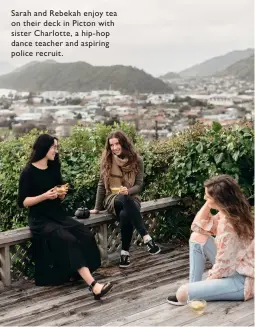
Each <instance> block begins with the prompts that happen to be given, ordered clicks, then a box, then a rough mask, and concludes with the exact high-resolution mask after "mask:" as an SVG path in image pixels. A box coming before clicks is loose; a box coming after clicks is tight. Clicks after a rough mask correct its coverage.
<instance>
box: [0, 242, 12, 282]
mask: <svg viewBox="0 0 255 327" xmlns="http://www.w3.org/2000/svg"><path fill="white" fill-rule="evenodd" d="M0 253H1V261H2V267H1V271H0V274H1V281H2V283H3V285H4V286H9V285H11V260H10V247H9V246H5V247H4V248H0Z"/></svg>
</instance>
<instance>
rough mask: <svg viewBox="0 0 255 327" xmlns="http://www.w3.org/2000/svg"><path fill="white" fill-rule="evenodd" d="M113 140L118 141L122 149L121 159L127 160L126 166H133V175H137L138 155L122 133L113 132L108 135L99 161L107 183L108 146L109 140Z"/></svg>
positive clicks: (110, 154)
mask: <svg viewBox="0 0 255 327" xmlns="http://www.w3.org/2000/svg"><path fill="white" fill-rule="evenodd" d="M113 138H116V139H118V141H119V144H120V145H121V147H122V153H121V155H122V156H123V158H127V159H128V162H127V165H131V166H133V169H134V172H135V174H137V173H138V155H137V152H136V151H135V149H134V146H133V143H132V142H131V140H130V139H129V138H128V136H127V135H126V134H125V133H124V132H122V131H115V132H112V133H110V134H109V135H108V137H107V139H106V142H105V148H104V151H103V154H102V159H101V174H102V176H104V177H105V178H106V180H107V182H109V177H110V173H111V168H112V150H111V146H110V139H113ZM108 184H109V183H108ZM105 186H106V188H107V187H108V185H105Z"/></svg>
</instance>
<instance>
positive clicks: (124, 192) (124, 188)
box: [119, 186, 128, 195]
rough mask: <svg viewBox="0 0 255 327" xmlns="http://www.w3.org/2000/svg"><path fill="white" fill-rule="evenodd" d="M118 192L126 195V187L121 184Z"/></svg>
mask: <svg viewBox="0 0 255 327" xmlns="http://www.w3.org/2000/svg"><path fill="white" fill-rule="evenodd" d="M119 194H123V195H128V189H127V188H126V187H125V186H121V187H120V190H119Z"/></svg>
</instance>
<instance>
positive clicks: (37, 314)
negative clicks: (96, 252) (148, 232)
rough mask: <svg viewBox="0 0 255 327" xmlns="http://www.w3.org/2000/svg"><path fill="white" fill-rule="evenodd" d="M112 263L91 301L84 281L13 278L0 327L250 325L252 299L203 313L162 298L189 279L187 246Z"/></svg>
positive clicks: (141, 252)
mask: <svg viewBox="0 0 255 327" xmlns="http://www.w3.org/2000/svg"><path fill="white" fill-rule="evenodd" d="M112 259H113V263H114V265H113V266H111V267H108V268H102V269H100V270H98V272H97V273H96V278H97V280H101V281H102V282H105V281H113V282H114V289H113V291H112V292H111V293H110V294H109V295H108V296H107V297H106V298H105V299H103V300H101V301H95V300H94V299H93V297H92V296H91V294H90V293H89V292H88V289H87V288H86V287H85V285H84V283H83V282H82V281H79V282H75V283H69V284H66V285H63V286H57V287H35V286H34V285H33V282H31V281H25V282H16V283H14V284H13V285H12V286H11V287H8V288H6V289H4V290H2V292H1V296H0V325H1V326H2V325H4V326H29V325H30V326H39V325H45V326H105V325H108V326H123V325H125V326H144V325H146V326H157V325H159V326H184V325H186V326H220V325H222V326H241V325H242V326H253V325H254V323H253V322H254V302H253V300H252V301H248V302H210V303H208V306H207V310H206V312H205V313H204V314H203V315H202V316H197V315H195V314H194V313H192V312H191V311H190V309H189V308H188V307H187V306H186V307H174V306H171V305H169V304H168V303H166V298H167V296H168V295H169V293H172V292H174V291H175V290H176V289H177V288H178V286H180V285H181V284H182V283H183V282H186V281H187V277H188V267H189V263H188V249H187V248H186V247H177V248H176V249H173V247H172V248H171V247H170V246H169V245H168V246H164V247H163V248H162V252H161V253H160V254H159V255H157V256H150V255H149V254H148V253H147V252H146V251H145V249H144V248H136V249H135V251H133V252H132V255H131V260H132V263H133V264H132V266H131V267H130V268H128V269H125V270H123V269H119V268H118V266H117V261H118V258H117V257H116V256H115V258H114V257H113V258H112Z"/></svg>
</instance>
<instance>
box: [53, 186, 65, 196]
mask: <svg viewBox="0 0 255 327" xmlns="http://www.w3.org/2000/svg"><path fill="white" fill-rule="evenodd" d="M55 190H56V192H57V193H58V195H62V194H63V193H67V192H68V184H64V185H57V186H56V187H55Z"/></svg>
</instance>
